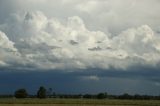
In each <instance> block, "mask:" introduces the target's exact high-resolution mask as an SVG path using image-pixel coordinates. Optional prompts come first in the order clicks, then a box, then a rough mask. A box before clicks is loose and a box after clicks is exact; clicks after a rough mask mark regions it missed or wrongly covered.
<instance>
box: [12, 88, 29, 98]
mask: <svg viewBox="0 0 160 106" xmlns="http://www.w3.org/2000/svg"><path fill="white" fill-rule="evenodd" d="M14 95H15V97H16V98H26V97H27V96H28V93H27V91H26V90H25V89H19V90H17V91H15V94H14Z"/></svg>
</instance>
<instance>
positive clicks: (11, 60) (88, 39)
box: [0, 0, 160, 79]
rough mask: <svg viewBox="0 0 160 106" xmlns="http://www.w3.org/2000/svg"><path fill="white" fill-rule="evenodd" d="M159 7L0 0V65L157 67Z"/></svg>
mask: <svg viewBox="0 0 160 106" xmlns="http://www.w3.org/2000/svg"><path fill="white" fill-rule="evenodd" d="M124 2H125V3H124ZM1 5H5V7H4V6H2V7H1ZM153 5H154V8H153ZM159 5H160V2H159V1H158V0H152V1H151V0H141V1H137V0H123V2H122V0H116V1H115V0H59V1H55V0H27V1H21V0H13V1H12V2H11V1H10V0H2V1H0V10H1V11H0V13H1V14H2V13H5V14H4V16H1V17H0V23H1V25H0V48H1V49H0V53H1V56H0V66H1V67H16V68H18V69H21V68H28V69H31V70H32V69H37V68H38V69H47V70H49V69H66V68H67V69H88V68H101V69H109V68H110V67H114V68H116V69H124V70H125V69H127V68H128V67H131V66H136V65H139V66H144V65H147V66H148V65H149V66H151V67H157V64H159V62H160V55H159V54H160V43H159V42H160V35H159V34H158V33H157V32H158V31H159V29H160V28H159V25H158V23H159V21H160V20H159V18H160V16H159V15H158V14H157V11H159V10H160V8H159ZM8 6H9V7H10V8H8ZM2 9H3V10H2ZM37 10H39V11H37ZM146 10H150V11H146ZM4 11H5V12H4ZM26 11H29V12H26ZM4 17H5V18H6V17H8V18H7V19H6V20H4ZM98 29H99V30H98ZM117 33H118V34H117ZM115 34H116V35H115ZM91 78H95V77H91ZM95 79H96V78H95Z"/></svg>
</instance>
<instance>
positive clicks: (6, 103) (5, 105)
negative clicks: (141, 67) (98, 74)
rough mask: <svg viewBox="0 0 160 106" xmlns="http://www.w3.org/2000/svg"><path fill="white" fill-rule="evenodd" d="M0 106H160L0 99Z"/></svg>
mask: <svg viewBox="0 0 160 106" xmlns="http://www.w3.org/2000/svg"><path fill="white" fill-rule="evenodd" d="M0 106H160V100H109V99H103V100H97V99H0Z"/></svg>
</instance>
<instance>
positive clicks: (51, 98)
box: [0, 86, 160, 106]
mask: <svg viewBox="0 0 160 106" xmlns="http://www.w3.org/2000/svg"><path fill="white" fill-rule="evenodd" d="M0 104H97V105H134V106H160V96H149V95H138V94H136V95H129V94H127V93H125V94H123V95H109V94H107V93H98V94H94V95H93V94H77V95H73V94H72V95H71V94H70V95H69V94H56V93H55V92H53V91H52V88H49V89H48V90H46V89H45V87H43V86H41V87H40V88H39V89H38V91H37V94H36V95H28V93H27V90H25V89H18V90H16V91H15V94H14V95H1V96H0Z"/></svg>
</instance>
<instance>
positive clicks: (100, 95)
mask: <svg viewBox="0 0 160 106" xmlns="http://www.w3.org/2000/svg"><path fill="white" fill-rule="evenodd" d="M97 98H98V99H105V98H107V93H99V94H98V95H97Z"/></svg>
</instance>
